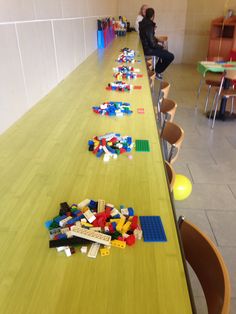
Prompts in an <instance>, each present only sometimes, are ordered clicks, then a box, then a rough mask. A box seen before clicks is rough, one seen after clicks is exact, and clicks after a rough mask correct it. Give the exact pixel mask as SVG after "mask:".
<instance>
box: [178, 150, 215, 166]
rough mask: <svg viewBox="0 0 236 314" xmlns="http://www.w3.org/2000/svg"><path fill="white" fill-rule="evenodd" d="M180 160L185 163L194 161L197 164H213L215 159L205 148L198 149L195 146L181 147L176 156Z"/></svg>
mask: <svg viewBox="0 0 236 314" xmlns="http://www.w3.org/2000/svg"><path fill="white" fill-rule="evenodd" d="M178 160H179V161H180V162H183V161H185V162H186V163H189V162H196V163H199V164H214V163H215V160H214V159H213V158H212V155H211V154H210V152H209V151H208V150H207V149H205V150H203V149H202V150H199V149H196V148H186V147H185V148H182V149H181V151H180V154H179V157H178Z"/></svg>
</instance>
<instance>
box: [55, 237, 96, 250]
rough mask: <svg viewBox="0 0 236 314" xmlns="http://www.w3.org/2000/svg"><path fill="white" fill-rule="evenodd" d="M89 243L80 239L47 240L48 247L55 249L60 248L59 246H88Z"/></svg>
mask: <svg viewBox="0 0 236 314" xmlns="http://www.w3.org/2000/svg"><path fill="white" fill-rule="evenodd" d="M90 242H91V241H89V240H86V239H82V238H77V237H73V238H67V239H59V240H49V247H50V248H55V247H60V246H71V245H72V246H73V245H76V244H77V245H80V244H81V245H83V244H88V243H90Z"/></svg>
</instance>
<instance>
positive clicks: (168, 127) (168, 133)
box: [161, 121, 184, 164]
mask: <svg viewBox="0 0 236 314" xmlns="http://www.w3.org/2000/svg"><path fill="white" fill-rule="evenodd" d="M161 139H162V141H163V151H164V157H165V160H167V161H168V162H169V163H171V164H173V163H174V162H175V161H176V159H177V158H178V155H179V151H180V147H181V145H182V143H183V140H184V130H183V129H182V128H181V127H180V126H178V125H177V124H175V123H173V122H170V121H166V122H165V127H164V128H163V130H162V132H161ZM168 144H169V146H170V148H169V147H168Z"/></svg>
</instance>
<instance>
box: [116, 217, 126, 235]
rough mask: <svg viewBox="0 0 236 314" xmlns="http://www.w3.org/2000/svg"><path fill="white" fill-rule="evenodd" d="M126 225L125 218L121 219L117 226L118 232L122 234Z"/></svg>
mask: <svg viewBox="0 0 236 314" xmlns="http://www.w3.org/2000/svg"><path fill="white" fill-rule="evenodd" d="M124 223H125V217H121V218H120V221H119V222H118V223H117V225H116V230H117V231H119V232H121V230H122V227H123V225H124Z"/></svg>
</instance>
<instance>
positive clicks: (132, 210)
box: [128, 207, 134, 216]
mask: <svg viewBox="0 0 236 314" xmlns="http://www.w3.org/2000/svg"><path fill="white" fill-rule="evenodd" d="M128 212H129V216H134V209H133V208H132V207H128Z"/></svg>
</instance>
